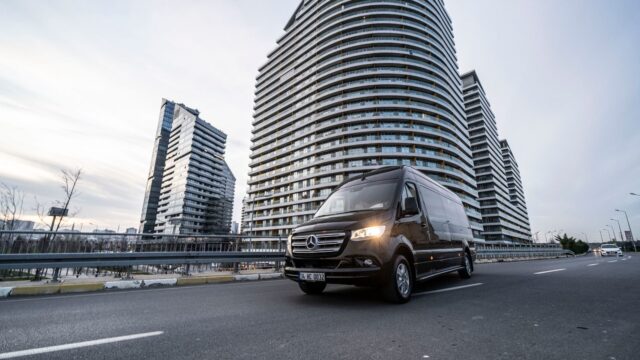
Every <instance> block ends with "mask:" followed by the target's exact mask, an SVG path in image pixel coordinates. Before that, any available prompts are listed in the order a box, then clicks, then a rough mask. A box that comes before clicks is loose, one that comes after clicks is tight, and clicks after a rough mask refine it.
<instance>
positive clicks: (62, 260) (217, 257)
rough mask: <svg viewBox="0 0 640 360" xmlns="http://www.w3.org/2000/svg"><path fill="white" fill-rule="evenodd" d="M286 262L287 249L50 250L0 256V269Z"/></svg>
mask: <svg viewBox="0 0 640 360" xmlns="http://www.w3.org/2000/svg"><path fill="white" fill-rule="evenodd" d="M277 261H284V252H282V253H280V252H235V251H233V252H226V253H221V252H199V251H192V252H145V253H142V252H140V253H136V252H134V253H111V254H105V253H49V254H5V255H0V269H4V270H6V269H38V268H79V267H95V268H100V267H128V266H135V265H176V264H180V265H187V264H190V265H198V264H210V263H237V262H277Z"/></svg>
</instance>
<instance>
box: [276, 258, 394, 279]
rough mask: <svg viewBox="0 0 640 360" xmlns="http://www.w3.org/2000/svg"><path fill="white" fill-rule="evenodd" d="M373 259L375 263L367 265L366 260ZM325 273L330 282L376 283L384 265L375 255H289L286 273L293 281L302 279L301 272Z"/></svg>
mask: <svg viewBox="0 0 640 360" xmlns="http://www.w3.org/2000/svg"><path fill="white" fill-rule="evenodd" d="M365 259H371V261H372V262H373V264H371V265H368V266H367V265H365V262H364V260H365ZM301 272H307V273H324V276H325V281H326V282H327V283H330V284H346V285H375V284H377V283H378V282H379V280H380V279H381V273H382V267H381V266H380V262H379V260H377V259H375V258H373V257H363V256H358V257H334V258H324V259H322V258H298V257H295V258H292V257H289V256H288V257H287V258H286V262H285V268H284V275H285V276H286V277H287V278H288V279H291V280H293V281H300V273H301Z"/></svg>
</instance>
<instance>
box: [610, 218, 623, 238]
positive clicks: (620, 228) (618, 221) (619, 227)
mask: <svg viewBox="0 0 640 360" xmlns="http://www.w3.org/2000/svg"><path fill="white" fill-rule="evenodd" d="M609 220H611V221H615V222H617V223H618V230H620V241H621V242H622V243H623V244H624V235H622V226H620V220H616V219H609Z"/></svg>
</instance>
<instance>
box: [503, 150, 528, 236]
mask: <svg viewBox="0 0 640 360" xmlns="http://www.w3.org/2000/svg"><path fill="white" fill-rule="evenodd" d="M500 148H501V149H502V160H503V163H504V171H505V175H506V176H507V188H508V189H509V200H510V201H511V205H512V206H513V208H514V210H515V212H516V213H517V214H518V215H519V216H518V219H519V220H520V221H519V222H518V226H519V227H520V231H521V232H523V233H525V235H529V237H531V225H530V224H529V213H528V211H527V202H526V201H525V199H524V189H523V187H522V178H521V177H520V169H519V168H518V162H516V158H515V155H513V152H512V151H511V147H510V146H509V142H508V141H507V140H504V139H503V140H500Z"/></svg>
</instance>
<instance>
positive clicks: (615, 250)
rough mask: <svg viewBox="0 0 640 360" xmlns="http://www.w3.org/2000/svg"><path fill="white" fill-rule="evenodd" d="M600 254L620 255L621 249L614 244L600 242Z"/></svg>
mask: <svg viewBox="0 0 640 360" xmlns="http://www.w3.org/2000/svg"><path fill="white" fill-rule="evenodd" d="M600 255H602V256H609V255H616V256H622V250H621V249H620V248H619V247H618V246H616V245H614V244H602V245H601V246H600Z"/></svg>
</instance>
